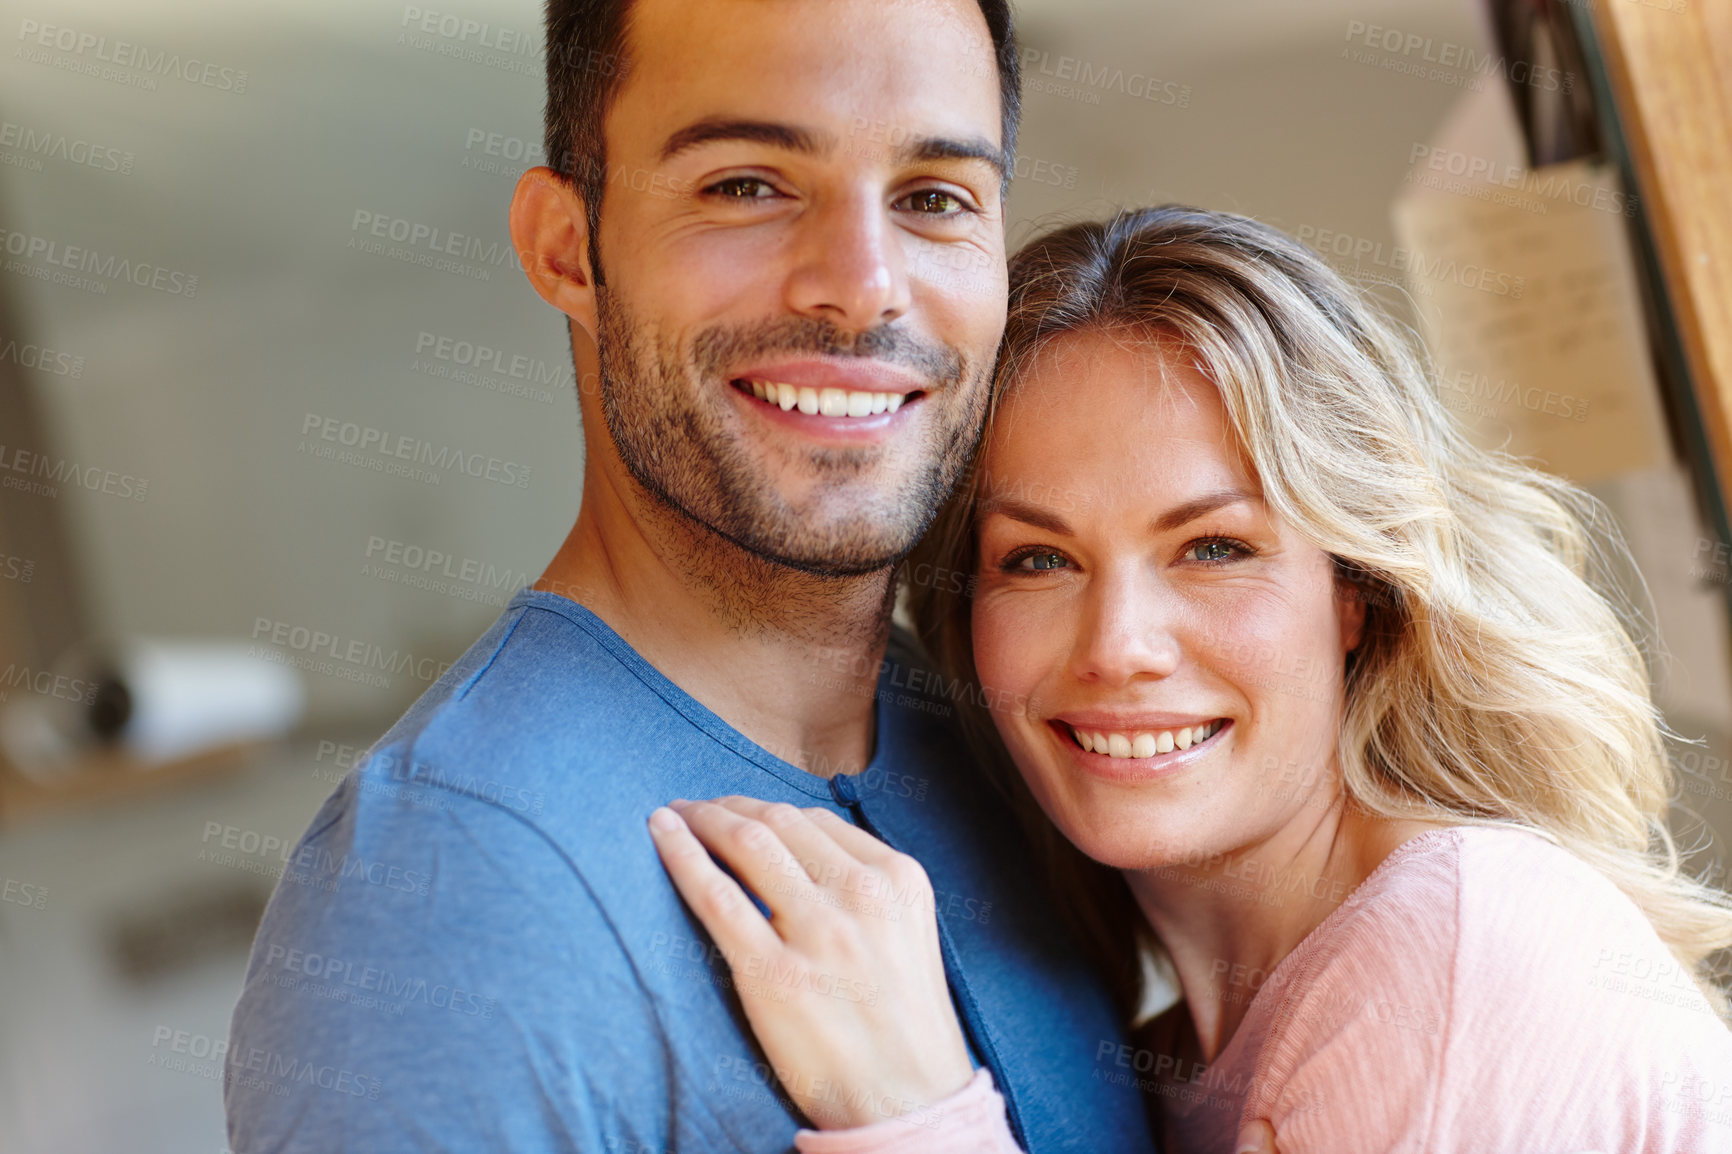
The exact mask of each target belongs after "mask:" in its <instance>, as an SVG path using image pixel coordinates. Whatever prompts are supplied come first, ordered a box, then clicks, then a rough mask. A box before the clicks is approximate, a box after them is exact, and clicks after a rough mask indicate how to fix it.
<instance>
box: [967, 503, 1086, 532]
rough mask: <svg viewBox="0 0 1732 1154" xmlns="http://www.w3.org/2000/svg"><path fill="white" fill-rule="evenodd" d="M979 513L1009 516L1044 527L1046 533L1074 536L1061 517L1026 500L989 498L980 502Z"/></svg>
mask: <svg viewBox="0 0 1732 1154" xmlns="http://www.w3.org/2000/svg"><path fill="white" fill-rule="evenodd" d="M980 513H981V516H983V517H988V516H991V515H993V514H995V513H996V514H998V515H999V516H1001V517H1009V518H1010V519H1011V520H1013V521H1021V522H1022V523H1023V524H1024V525H1033V526H1034V527H1035V528H1036V529H1045V530H1046V531H1047V532H1048V533H1057V534H1059V535H1060V536H1062V537H1071V536H1075V534H1073V533H1072V532H1071V528H1070V526H1069V525H1068V524H1066V523H1065V519H1064V518H1063V517H1060V516H1059V515H1058V514H1057V513H1054V512H1051V511H1050V510H1047V509H1043V508H1041V507H1040V506H1039V505H1030V504H1028V503H1027V502H1026V501H1015V500H1009V499H1001V500H989V501H986V502H984V503H983V504H982V506H981V510H980Z"/></svg>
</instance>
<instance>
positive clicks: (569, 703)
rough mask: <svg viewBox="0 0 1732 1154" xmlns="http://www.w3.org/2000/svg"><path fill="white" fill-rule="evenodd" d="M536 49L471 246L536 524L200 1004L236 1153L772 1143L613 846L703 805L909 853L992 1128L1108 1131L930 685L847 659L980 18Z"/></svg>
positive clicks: (1010, 870)
mask: <svg viewBox="0 0 1732 1154" xmlns="http://www.w3.org/2000/svg"><path fill="white" fill-rule="evenodd" d="M548 62H549V63H548V68H549V103H548V141H549V148H548V155H549V156H550V157H554V158H569V160H570V163H569V165H562V167H567V168H568V169H569V171H570V173H571V175H572V178H573V179H570V180H568V179H566V177H565V176H563V175H561V174H560V173H556V172H554V171H551V170H548V169H538V170H535V171H532V172H530V173H527V174H526V175H525V176H524V177H523V179H522V181H521V182H520V183H519V186H518V189H517V194H516V197H515V199H514V201H513V203H512V207H511V227H512V235H513V238H514V240H515V243H516V246H517V248H518V250H519V252H520V253H521V254H523V257H524V264H525V267H526V269H527V271H528V275H529V278H530V281H531V283H532V284H533V285H534V286H535V288H536V290H537V291H538V292H539V293H540V294H541V295H542V297H543V298H545V299H546V300H547V301H548V302H549V303H551V304H552V305H554V307H556V308H557V309H559V310H560V311H561V312H563V313H565V314H566V315H567V316H568V317H570V318H571V322H572V323H571V335H572V342H573V350H574V355H575V357H576V361H577V368H578V377H579V379H580V380H581V381H583V382H584V384H583V386H582V387H580V390H579V396H580V409H581V414H582V421H583V432H584V447H585V453H586V457H585V470H584V487H583V499H582V505H581V509H580V511H579V514H578V518H577V522H576V525H575V527H574V528H573V529H572V531H571V533H570V535H569V537H568V538H567V539H566V542H565V544H564V546H563V547H562V548H561V549H560V550H559V552H558V554H557V556H555V558H554V559H553V561H552V563H551V564H550V565H549V566H548V568H547V571H546V573H545V575H544V576H543V578H542V580H541V581H540V582H539V583H538V584H537V586H536V587H535V589H533V590H530V591H526V592H525V593H523V594H520V595H519V597H518V598H517V599H516V600H515V601H514V602H513V603H512V605H511V606H510V607H509V608H508V609H507V610H506V612H505V613H504V614H503V615H502V616H501V618H500V619H499V621H498V622H497V623H496V624H495V625H494V626H493V627H492V629H490V630H489V632H488V633H487V634H486V635H485V636H484V637H483V638H482V639H481V640H480V641H478V642H477V643H476V644H475V646H474V647H473V648H472V649H471V650H470V651H469V652H468V654H467V655H466V656H465V657H464V658H463V659H462V660H460V661H459V662H458V663H457V665H456V666H455V667H454V668H453V669H452V670H451V672H450V673H449V674H448V675H447V676H446V677H444V678H442V679H441V681H440V683H439V684H438V685H437V686H436V687H435V688H434V689H432V690H431V691H430V692H429V693H428V694H427V695H426V696H425V697H424V698H423V699H422V700H421V701H420V702H418V703H417V704H416V705H415V706H414V707H413V708H412V709H411V710H410V712H409V713H408V714H407V715H406V716H405V717H404V718H403V719H402V720H401V721H400V722H399V723H398V724H397V725H396V726H395V727H394V728H393V729H392V731H391V732H390V733H389V734H387V735H386V737H385V738H384V739H383V740H382V741H381V743H380V744H379V745H378V746H377V747H376V748H375V749H374V750H373V751H372V753H371V754H370V755H369V758H368V761H367V763H366V764H365V766H363V767H362V769H361V770H360V771H358V772H357V773H356V774H354V775H352V776H351V777H350V778H349V779H348V780H347V781H345V782H344V784H343V785H342V786H341V787H340V788H339V789H338V790H337V792H336V793H335V794H334V795H333V796H332V797H331V798H330V800H329V801H327V803H326V804H325V806H324V808H323V809H322V810H321V811H320V813H319V814H318V815H317V817H316V818H315V819H314V821H313V824H312V826H311V828H310V829H309V830H308V832H307V834H306V835H305V837H304V838H303V840H302V842H301V844H300V845H299V846H298V847H297V848H296V850H295V852H294V854H293V856H292V858H291V859H290V863H289V869H288V871H287V872H286V874H285V876H284V879H283V882H282V884H280V885H279V887H278V890H277V893H276V895H275V896H274V898H273V900H272V903H271V906H270V909H269V910H268V911H267V913H266V916H265V920H264V923H263V925H262V926H261V927H260V931H259V937H258V941H257V943H256V944H255V946H254V951H253V958H252V963H251V965H250V967H249V971H248V975H247V984H246V989H245V992H244V993H243V995H242V998H241V1001H240V1004H239V1006H238V1007H237V1009H236V1011H235V1019H234V1027H233V1034H232V1040H231V1044H230V1050H229V1054H228V1058H227V1062H228V1069H227V1082H226V1090H227V1106H228V1112H229V1121H230V1137H231V1144H232V1146H233V1148H234V1150H235V1151H236V1154H257V1152H263V1151H276V1150H284V1149H292V1150H319V1151H339V1150H355V1151H369V1152H372V1151H384V1150H407V1149H424V1150H431V1149H440V1150H462V1151H471V1150H475V1151H479V1150H525V1151H528V1150H535V1151H546V1150H585V1151H591V1150H593V1151H604V1150H605V1151H623V1152H638V1151H657V1152H660V1151H667V1150H679V1151H687V1150H753V1151H758V1150H761V1151H781V1150H786V1149H787V1148H788V1147H789V1145H790V1143H791V1139H792V1135H793V1132H794V1130H795V1128H796V1127H797V1126H799V1125H802V1124H808V1123H809V1122H810V1121H813V1120H816V1121H819V1122H822V1121H823V1119H818V1118H816V1114H817V1111H816V1110H814V1111H813V1116H812V1117H811V1118H807V1117H802V1116H801V1115H800V1114H799V1113H798V1112H797V1111H796V1110H795V1109H794V1108H793V1106H792V1105H791V1103H790V1101H789V1099H788V1097H787V1095H786V1094H785V1093H784V1092H783V1091H782V1089H781V1087H780V1086H779V1085H778V1082H777V1073H778V1072H775V1071H771V1070H769V1069H768V1068H767V1067H766V1066H765V1064H764V1062H763V1057H762V1053H761V1051H760V1050H759V1049H758V1048H757V1046H756V1044H755V1042H754V1041H753V1040H752V1038H751V1036H750V1033H749V1030H748V1029H747V1027H746V1023H745V1022H744V1020H743V1018H742V1016H741V1011H740V1008H739V1003H738V1002H737V1000H736V999H735V998H734V997H733V996H732V995H731V994H730V993H729V991H728V989H727V982H728V973H729V969H728V959H724V958H722V957H721V956H720V955H719V954H718V953H717V952H716V951H715V949H714V947H713V946H712V945H711V943H710V942H709V940H708V938H707V937H705V936H704V934H703V932H702V930H701V929H700V928H699V927H698V926H697V924H696V923H695V922H694V921H693V920H692V919H691V917H690V916H689V915H688V914H687V912H686V910H685V909H684V907H682V905H681V904H680V901H679V898H678V896H677V894H676V892H675V891H674V889H673V887H672V885H671V884H670V883H669V881H668V880H667V878H666V876H665V875H664V874H663V872H662V868H661V866H660V864H659V862H658V860H657V857H656V854H655V850H654V847H653V845H652V843H651V841H650V838H649V836H648V831H647V828H646V825H645V821H646V819H647V817H648V814H649V813H650V811H651V810H652V809H653V808H654V807H655V806H656V805H659V804H662V803H663V802H666V801H667V800H669V799H671V798H674V797H680V796H685V797H708V796H714V795H717V794H726V793H749V794H752V795H754V796H758V797H764V798H768V799H771V800H777V801H786V802H791V803H793V804H795V805H798V806H803V807H810V806H825V807H827V808H829V809H831V810H832V811H834V812H836V813H838V814H841V815H843V816H844V817H846V818H847V819H848V820H850V821H853V822H855V823H857V824H859V825H861V826H862V827H864V828H866V829H869V830H871V831H872V832H874V833H877V834H878V835H879V836H881V837H883V838H885V839H886V840H887V841H889V842H890V843H891V844H893V845H895V846H897V847H898V848H900V849H903V850H905V851H906V852H909V853H911V854H914V855H915V856H916V857H918V858H920V859H921V860H922V862H923V864H924V865H925V866H926V868H927V870H928V873H929V875H930V877H931V880H932V883H933V886H934V887H935V889H936V891H937V905H938V915H939V921H940V932H941V938H942V944H943V948H944V953H945V961H946V970H947V974H948V976H949V980H950V983H951V989H952V993H953V996H954V997H955V1000H956V1003H957V1005H958V1008H959V1012H960V1014H961V1017H962V1020H963V1023H964V1026H965V1029H966V1031H967V1033H968V1038H967V1041H968V1044H969V1046H970V1049H971V1056H972V1057H973V1059H974V1060H975V1061H976V1062H977V1063H980V1064H984V1065H987V1066H989V1067H990V1068H991V1071H992V1073H993V1077H994V1080H995V1082H996V1084H997V1085H998V1086H999V1087H1000V1088H1001V1089H1002V1090H1003V1091H1004V1093H1005V1096H1006V1099H1007V1103H1008V1107H1009V1112H1010V1117H1011V1121H1012V1126H1013V1128H1014V1129H1015V1131H1016V1133H1017V1136H1018V1138H1019V1139H1020V1140H1021V1141H1022V1142H1023V1143H1024V1145H1025V1147H1026V1148H1027V1149H1029V1150H1031V1151H1036V1152H1041V1151H1056V1150H1096V1149H1098V1150H1103V1151H1106V1150H1112V1151H1132V1150H1138V1149H1145V1148H1148V1146H1149V1138H1148V1134H1147V1130H1146V1126H1145V1123H1144V1120H1143V1116H1142V1108H1141V1104H1140V1102H1139V1100H1138V1095H1137V1091H1136V1088H1135V1079H1134V1078H1127V1077H1124V1076H1123V1074H1122V1073H1121V1070H1120V1066H1121V1065H1122V1063H1117V1062H1116V1058H1117V1056H1118V1055H1119V1054H1120V1053H1121V1052H1120V1050H1119V1046H1120V1044H1121V1036H1120V1031H1119V1028H1118V1026H1117V1024H1116V1022H1115V1019H1114V1017H1113V1014H1112V1012H1111V1008H1110V1006H1109V1005H1108V1002H1107V999H1106V997H1105V995H1104V994H1103V992H1102V991H1101V989H1100V987H1099V986H1098V985H1097V984H1096V983H1095V981H1094V979H1093V978H1092V977H1091V976H1090V975H1089V974H1088V973H1087V972H1086V970H1085V969H1084V967H1083V966H1082V965H1081V964H1080V963H1079V962H1078V960H1077V958H1076V955H1075V954H1074V952H1073V951H1072V950H1071V949H1070V946H1069V944H1068V941H1067V940H1066V939H1065V938H1064V937H1063V935H1062V934H1061V933H1060V932H1059V930H1058V929H1057V923H1056V921H1055V920H1054V918H1053V916H1052V914H1051V912H1050V911H1049V910H1047V909H1046V908H1045V906H1044V905H1043V904H1042V903H1041V901H1040V900H1039V898H1038V896H1037V895H1038V894H1039V893H1040V892H1041V887H1040V879H1039V878H1037V877H1034V876H1031V874H1030V873H1029V871H1028V867H1027V863H1026V861H1025V860H1024V856H1023V855H1020V854H1019V853H1018V850H1017V843H1016V840H1015V834H1014V830H1013V827H1012V825H1011V824H1010V821H1009V818H1008V817H1007V816H1006V814H1005V812H1004V811H1003V810H1002V809H1001V808H1000V806H999V804H998V802H997V800H996V799H995V798H993V797H992V796H991V795H990V793H989V791H987V790H986V788H985V787H984V786H983V785H982V784H981V783H980V782H979V781H977V780H976V779H975V777H974V776H973V775H972V773H971V772H970V770H969V767H968V765H967V762H966V758H965V755H964V754H963V753H962V751H961V750H960V748H959V747H958V746H957V745H956V744H955V743H954V741H953V739H952V737H951V735H950V734H949V732H948V730H947V729H946V727H945V726H944V724H943V722H942V716H943V715H944V714H945V713H946V712H947V711H948V703H947V702H946V701H945V700H944V699H943V698H933V697H931V696H929V695H927V694H925V693H923V692H922V691H921V686H923V685H924V684H926V683H927V680H928V679H926V678H924V677H923V675H922V673H921V671H920V670H919V669H918V668H917V667H915V666H913V665H911V664H909V660H908V658H907V656H906V655H905V654H904V653H903V652H902V651H901V650H902V648H903V647H902V646H901V644H900V643H898V644H897V645H896V646H892V647H891V649H892V652H891V654H890V656H889V657H886V650H887V645H888V643H889V641H890V628H889V618H890V608H891V604H892V599H893V581H892V575H893V570H894V567H895V565H896V563H897V562H898V561H899V560H900V559H901V558H902V557H903V556H904V555H905V553H906V552H907V551H908V549H909V548H910V547H911V546H912V545H913V544H914V542H915V540H916V539H917V538H918V536H919V534H920V533H921V532H922V530H923V529H924V528H925V527H926V525H927V523H928V522H929V520H930V518H931V516H932V514H933V512H934V510H935V507H936V505H937V504H938V502H939V501H940V500H941V499H942V498H943V496H944V494H945V493H946V492H947V491H948V490H949V488H950V487H951V485H952V483H953V482H954V481H955V480H956V477H957V475H958V473H959V472H960V470H961V469H962V468H963V466H964V463H965V461H966V459H967V456H968V454H969V451H970V449H971V448H972V446H973V445H974V444H975V442H976V441H977V439H978V436H979V432H980V426H981V421H982V416H983V412H984V407H985V401H986V395H987V394H986V391H987V380H988V375H989V373H990V370H991V366H992V362H993V356H994V350H995V348H996V345H997V342H998V339H999V336H1000V334H1001V331H1002V328H1003V324H1004V310H1005V267H1004V250H1003V243H1004V241H1003V236H1004V229H1003V191H1004V184H1005V180H1006V176H1007V174H1008V171H1009V167H1010V157H1011V156H1012V155H1013V151H1012V150H1013V147H1014V135H1013V134H1014V128H1015V122H1016V111H1017V79H1016V49H1015V44H1014V42H1013V39H1012V34H1011V30H1010V24H1009V15H1008V10H1007V8H1006V6H1005V5H1004V4H1003V3H995V2H992V0H705V2H704V3H701V4H694V3H691V2H689V0H635V2H630V3H629V4H628V3H625V2H613V3H607V2H602V0H589V2H572V0H552V3H550V5H549V13H548ZM850 771H854V772H850ZM920 912H921V911H915V913H920ZM734 960H735V961H736V962H738V961H739V959H734ZM746 964H747V967H748V970H749V968H750V962H749V960H747V963H746ZM757 977H758V978H759V980H763V981H768V982H777V981H808V982H814V983H816V982H822V981H823V980H824V978H823V975H785V974H770V973H766V974H762V975H757ZM832 989H833V993H834V996H836V997H839V998H868V997H872V996H875V995H874V992H873V991H872V990H871V989H870V988H865V987H862V986H861V985H860V983H835V984H833V987H832ZM1102 1054H1111V1055H1113V1056H1114V1058H1115V1061H1107V1060H1105V1059H1102V1058H1101V1057H1100V1055H1102ZM781 1073H784V1074H787V1075H789V1076H793V1074H794V1073H795V1072H781ZM807 1089H808V1090H809V1089H810V1088H807ZM816 1097H817V1099H818V1100H823V1098H824V1095H823V1094H822V1093H819V1094H818V1095H817V1096H816ZM835 1105H836V1107H837V1109H836V1112H835V1113H834V1114H833V1115H831V1117H833V1118H837V1119H842V1118H846V1119H849V1120H859V1119H860V1118H861V1117H863V1116H868V1117H869V1116H872V1115H874V1114H879V1115H888V1114H895V1113H899V1112H900V1110H899V1108H898V1104H896V1103H893V1102H892V1103H861V1102H848V1101H838V1102H836V1103H835Z"/></svg>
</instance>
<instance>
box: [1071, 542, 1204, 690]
mask: <svg viewBox="0 0 1732 1154" xmlns="http://www.w3.org/2000/svg"><path fill="white" fill-rule="evenodd" d="M1086 596H1087V603H1086V605H1085V608H1084V611H1083V613H1082V615H1081V617H1080V618H1079V619H1078V635H1077V638H1076V643H1075V646H1074V647H1073V649H1072V666H1073V669H1074V671H1075V674H1076V676H1077V678H1078V679H1079V680H1082V681H1088V682H1094V683H1096V684H1100V685H1114V686H1116V685H1127V684H1129V683H1131V682H1133V681H1136V680H1139V679H1143V678H1162V677H1169V676H1171V675H1172V674H1173V673H1174V672H1175V671H1177V670H1178V668H1179V663H1180V660H1181V654H1182V650H1181V646H1180V644H1179V635H1178V625H1179V618H1180V615H1181V613H1182V609H1181V608H1180V607H1179V606H1177V605H1175V604H1174V603H1173V597H1172V594H1171V593H1170V591H1168V590H1165V589H1163V588H1162V587H1161V586H1160V583H1159V582H1156V581H1150V580H1148V579H1146V577H1145V576H1143V575H1141V574H1139V573H1137V572H1135V571H1123V572H1107V573H1103V574H1101V575H1099V576H1097V578H1096V579H1095V581H1093V582H1092V583H1091V585H1090V588H1089V590H1088V593H1087V595H1086Z"/></svg>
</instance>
